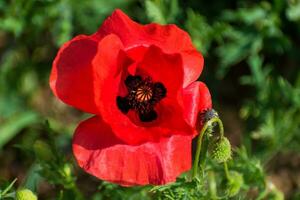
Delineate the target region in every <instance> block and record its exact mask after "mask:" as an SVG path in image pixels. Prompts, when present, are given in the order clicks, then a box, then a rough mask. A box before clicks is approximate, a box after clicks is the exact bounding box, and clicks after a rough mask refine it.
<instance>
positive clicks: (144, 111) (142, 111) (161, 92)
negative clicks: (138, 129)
mask: <svg viewBox="0 0 300 200" xmlns="http://www.w3.org/2000/svg"><path fill="white" fill-rule="evenodd" d="M125 85H126V87H127V90H128V95H127V96H126V97H120V96H118V97H117V106H118V108H119V109H120V110H121V111H122V112H123V113H124V114H126V113H128V111H129V110H130V109H133V110H135V111H136V112H137V114H138V116H139V118H140V120H141V121H142V122H150V121H153V120H155V119H156V118H157V113H156V112H155V110H154V106H155V104H156V103H158V102H159V101H160V100H162V99H163V98H164V97H165V96H166V94H167V89H166V88H165V86H164V85H163V84H162V83H160V82H156V83H153V82H152V80H151V78H149V77H147V78H145V79H142V77H141V76H132V75H129V76H128V77H127V78H126V79H125Z"/></svg>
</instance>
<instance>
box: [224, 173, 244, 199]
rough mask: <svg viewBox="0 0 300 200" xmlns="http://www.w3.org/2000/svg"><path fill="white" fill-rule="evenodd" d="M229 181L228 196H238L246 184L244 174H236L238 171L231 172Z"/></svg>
mask: <svg viewBox="0 0 300 200" xmlns="http://www.w3.org/2000/svg"><path fill="white" fill-rule="evenodd" d="M229 178H230V179H229V181H228V183H227V190H226V192H227V194H228V195H229V197H233V196H235V195H237V194H238V193H239V191H240V189H241V187H242V185H243V184H244V179H243V176H242V174H240V173H238V172H236V171H231V172H229Z"/></svg>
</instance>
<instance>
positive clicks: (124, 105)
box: [117, 96, 130, 114]
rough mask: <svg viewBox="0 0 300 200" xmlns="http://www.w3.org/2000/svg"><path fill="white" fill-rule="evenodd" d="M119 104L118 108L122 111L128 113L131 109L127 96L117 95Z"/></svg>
mask: <svg viewBox="0 0 300 200" xmlns="http://www.w3.org/2000/svg"><path fill="white" fill-rule="evenodd" d="M117 105H118V108H119V109H120V110H121V111H122V113H124V114H126V113H128V111H129V109H130V105H129V102H128V100H127V99H126V97H120V96H118V97H117Z"/></svg>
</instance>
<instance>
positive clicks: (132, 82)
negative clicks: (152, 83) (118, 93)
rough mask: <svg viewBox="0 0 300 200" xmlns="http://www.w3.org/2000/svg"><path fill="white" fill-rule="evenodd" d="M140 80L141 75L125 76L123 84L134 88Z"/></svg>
mask: <svg viewBox="0 0 300 200" xmlns="http://www.w3.org/2000/svg"><path fill="white" fill-rule="evenodd" d="M141 81H142V77H140V76H132V75H129V76H127V78H126V80H125V85H126V86H127V88H128V89H136V88H137V87H138V86H139V84H140V83H141Z"/></svg>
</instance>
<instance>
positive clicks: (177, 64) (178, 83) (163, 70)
mask: <svg viewBox="0 0 300 200" xmlns="http://www.w3.org/2000/svg"><path fill="white" fill-rule="evenodd" d="M136 73H137V74H139V75H143V76H149V77H151V78H152V80H153V82H161V83H163V85H164V86H165V87H166V89H167V98H175V99H177V97H178V95H179V92H181V88H182V84H183V67H182V59H181V56H180V54H166V53H163V52H162V50H161V49H160V48H159V47H156V46H150V47H149V48H148V50H147V52H146V53H145V56H144V58H143V60H142V61H141V63H140V64H139V66H138V67H137V72H136ZM180 95H181V94H180Z"/></svg>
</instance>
